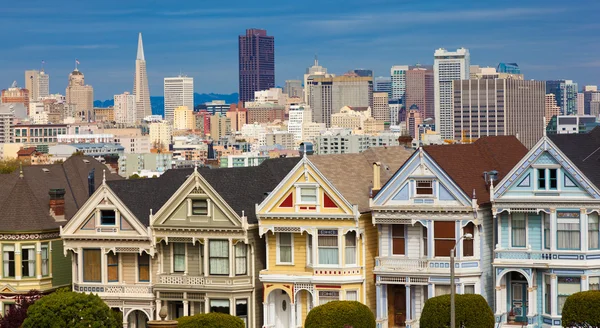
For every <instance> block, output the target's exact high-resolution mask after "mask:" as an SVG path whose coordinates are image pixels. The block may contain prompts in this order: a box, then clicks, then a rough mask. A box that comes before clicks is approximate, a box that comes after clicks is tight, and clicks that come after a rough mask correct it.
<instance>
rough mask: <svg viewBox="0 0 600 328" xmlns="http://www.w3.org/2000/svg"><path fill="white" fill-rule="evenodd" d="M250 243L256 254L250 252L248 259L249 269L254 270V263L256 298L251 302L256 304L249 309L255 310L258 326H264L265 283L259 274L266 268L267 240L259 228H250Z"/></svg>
mask: <svg viewBox="0 0 600 328" xmlns="http://www.w3.org/2000/svg"><path fill="white" fill-rule="evenodd" d="M269 241H270V240H269ZM248 244H249V245H250V249H252V250H254V255H252V253H249V254H248V261H249V263H250V269H249V270H252V265H254V300H250V303H254V304H252V307H253V308H249V309H248V311H252V310H254V317H255V318H256V327H262V325H263V306H262V304H263V284H262V283H261V282H260V279H259V274H260V271H261V270H263V269H265V258H266V251H265V249H266V247H265V240H264V239H262V238H260V237H259V235H258V229H257V228H254V229H250V230H248ZM253 262H254V263H253ZM248 273H249V274H252V272H250V271H248ZM265 301H266V300H265Z"/></svg>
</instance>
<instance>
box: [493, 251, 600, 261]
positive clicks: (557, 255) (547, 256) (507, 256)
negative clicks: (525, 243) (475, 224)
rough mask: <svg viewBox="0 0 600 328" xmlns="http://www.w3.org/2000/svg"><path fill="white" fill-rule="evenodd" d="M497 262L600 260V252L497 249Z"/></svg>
mask: <svg viewBox="0 0 600 328" xmlns="http://www.w3.org/2000/svg"><path fill="white" fill-rule="evenodd" d="M494 258H495V259H496V260H523V261H530V260H536V261H565V260H575V261H582V260H588V261H591V260H600V251H598V250H593V251H589V252H583V251H578V250H559V251H550V250H535V251H534V250H531V249H496V250H495V251H494Z"/></svg>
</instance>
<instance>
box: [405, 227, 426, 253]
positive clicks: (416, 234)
mask: <svg viewBox="0 0 600 328" xmlns="http://www.w3.org/2000/svg"><path fill="white" fill-rule="evenodd" d="M421 230H423V226H422V225H421V224H419V223H416V224H415V225H414V226H410V225H409V226H408V227H407V236H408V242H407V244H408V245H407V246H408V247H407V253H406V254H407V255H408V257H409V258H419V257H421V243H422V240H423V238H422V236H421Z"/></svg>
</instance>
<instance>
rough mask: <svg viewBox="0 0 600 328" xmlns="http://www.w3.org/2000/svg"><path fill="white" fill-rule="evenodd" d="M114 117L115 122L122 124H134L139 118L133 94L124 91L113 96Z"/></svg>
mask: <svg viewBox="0 0 600 328" xmlns="http://www.w3.org/2000/svg"><path fill="white" fill-rule="evenodd" d="M114 101H115V104H114V114H113V115H114V118H115V122H117V123H123V124H134V123H136V122H137V121H139V119H138V118H137V110H136V108H135V105H136V102H135V96H134V95H132V94H130V93H129V92H124V93H122V94H120V95H115V97H114Z"/></svg>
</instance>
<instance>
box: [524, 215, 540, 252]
mask: <svg viewBox="0 0 600 328" xmlns="http://www.w3.org/2000/svg"><path fill="white" fill-rule="evenodd" d="M527 218H528V222H529V224H528V231H527V233H528V234H529V236H528V237H529V242H528V244H529V245H531V249H532V250H534V251H539V250H541V249H542V217H541V215H539V214H531V213H530V214H527Z"/></svg>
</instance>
